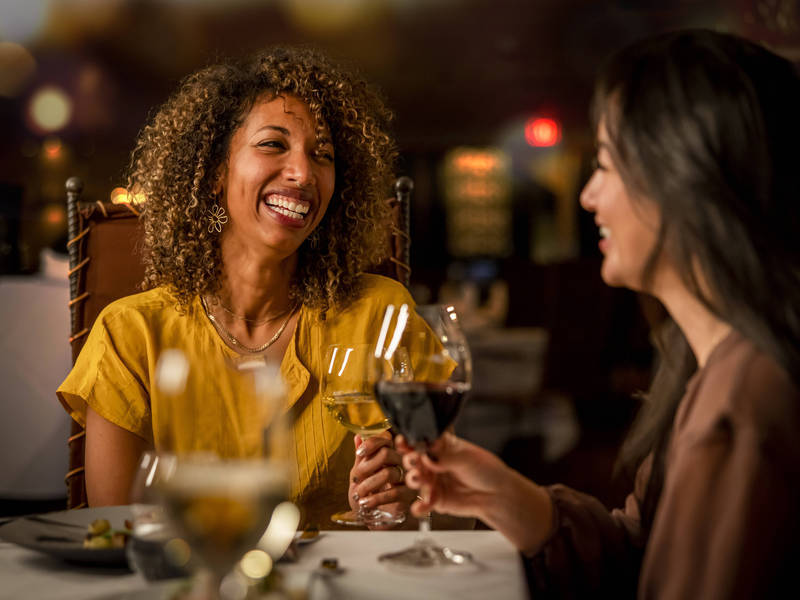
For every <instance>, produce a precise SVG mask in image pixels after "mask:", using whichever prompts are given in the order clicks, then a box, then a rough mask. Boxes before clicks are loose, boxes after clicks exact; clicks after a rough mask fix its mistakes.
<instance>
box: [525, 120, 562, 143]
mask: <svg viewBox="0 0 800 600" xmlns="http://www.w3.org/2000/svg"><path fill="white" fill-rule="evenodd" d="M525 140H526V141H527V142H528V144H530V145H531V146H535V147H547V146H555V145H556V144H557V143H558V142H559V141H561V124H560V123H559V122H558V121H556V120H555V119H548V118H544V117H534V118H532V119H529V120H528V122H527V123H525Z"/></svg>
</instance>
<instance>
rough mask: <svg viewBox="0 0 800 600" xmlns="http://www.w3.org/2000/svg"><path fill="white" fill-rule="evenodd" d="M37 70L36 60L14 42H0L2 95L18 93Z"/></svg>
mask: <svg viewBox="0 0 800 600" xmlns="http://www.w3.org/2000/svg"><path fill="white" fill-rule="evenodd" d="M35 71H36V60H35V59H34V58H33V56H32V55H31V53H30V52H28V50H27V49H25V48H24V47H22V46H20V45H19V44H15V43H14V42H0V96H5V97H7V98H13V97H14V96H16V95H18V94H19V93H20V92H21V91H22V89H23V88H24V87H25V84H26V83H28V81H30V79H31V77H32V76H33V74H34V72H35Z"/></svg>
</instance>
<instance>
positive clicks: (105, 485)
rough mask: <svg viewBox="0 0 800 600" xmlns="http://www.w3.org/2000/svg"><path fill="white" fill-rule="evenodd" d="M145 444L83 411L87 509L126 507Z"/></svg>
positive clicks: (124, 430) (143, 441)
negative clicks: (117, 505)
mask: <svg viewBox="0 0 800 600" xmlns="http://www.w3.org/2000/svg"><path fill="white" fill-rule="evenodd" d="M148 447H149V444H148V443H147V442H146V441H145V440H143V439H142V438H140V437H139V436H137V435H136V434H134V433H131V432H130V431H127V430H126V429H123V428H122V427H119V426H118V425H115V424H114V423H112V422H111V421H108V420H106V419H104V418H103V417H101V416H100V415H98V414H97V413H96V412H95V411H94V410H92V409H91V407H87V408H86V459H85V461H86V493H87V497H88V500H89V505H90V506H106V505H114V504H128V503H129V501H130V491H131V484H132V483H133V478H134V476H135V475H136V468H137V466H138V463H139V457H140V456H141V454H142V452H143V451H144V450H146V449H148Z"/></svg>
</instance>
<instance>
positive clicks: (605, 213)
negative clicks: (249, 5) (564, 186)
mask: <svg viewBox="0 0 800 600" xmlns="http://www.w3.org/2000/svg"><path fill="white" fill-rule="evenodd" d="M580 201H581V206H583V208H584V209H586V210H587V211H589V212H591V213H594V215H595V223H597V226H598V227H599V228H600V243H599V247H600V251H601V252H602V253H603V266H602V269H601V275H602V277H603V281H605V282H606V283H607V284H608V285H610V286H614V287H621V286H624V287H627V288H630V289H634V290H642V289H643V284H642V274H643V271H644V267H645V264H646V263H647V259H648V258H649V257H650V253H651V252H652V250H653V247H654V246H655V242H656V239H657V236H658V228H659V224H660V220H661V216H660V211H659V208H658V206H657V205H656V204H655V202H653V201H652V200H649V199H647V198H643V199H636V200H635V201H634V200H633V199H632V198H631V195H630V192H629V190H628V188H627V187H626V186H625V183H624V182H623V181H622V177H621V176H620V173H619V171H618V169H617V167H616V165H615V164H614V160H613V158H612V153H611V144H610V141H609V137H608V132H607V131H606V127H605V124H604V123H603V122H602V121H601V123H600V126H599V127H598V131H597V166H596V169H595V171H594V173H592V176H591V178H590V179H589V181H588V182H587V183H586V186H585V187H584V188H583V191H582V192H581V198H580ZM662 258H663V252H662V256H661V257H659V260H658V262H657V263H656V271H655V272H654V273H653V278H654V280H653V285H656V279H657V277H658V274H659V269H660V266H661V264H662V262H663V260H662ZM643 291H650V290H643Z"/></svg>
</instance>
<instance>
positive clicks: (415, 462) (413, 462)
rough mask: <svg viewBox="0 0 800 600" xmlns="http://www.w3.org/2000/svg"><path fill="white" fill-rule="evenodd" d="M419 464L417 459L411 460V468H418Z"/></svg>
mask: <svg viewBox="0 0 800 600" xmlns="http://www.w3.org/2000/svg"><path fill="white" fill-rule="evenodd" d="M417 462H419V461H417V459H416V458H412V459H411V466H412V467H416V466H417Z"/></svg>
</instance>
